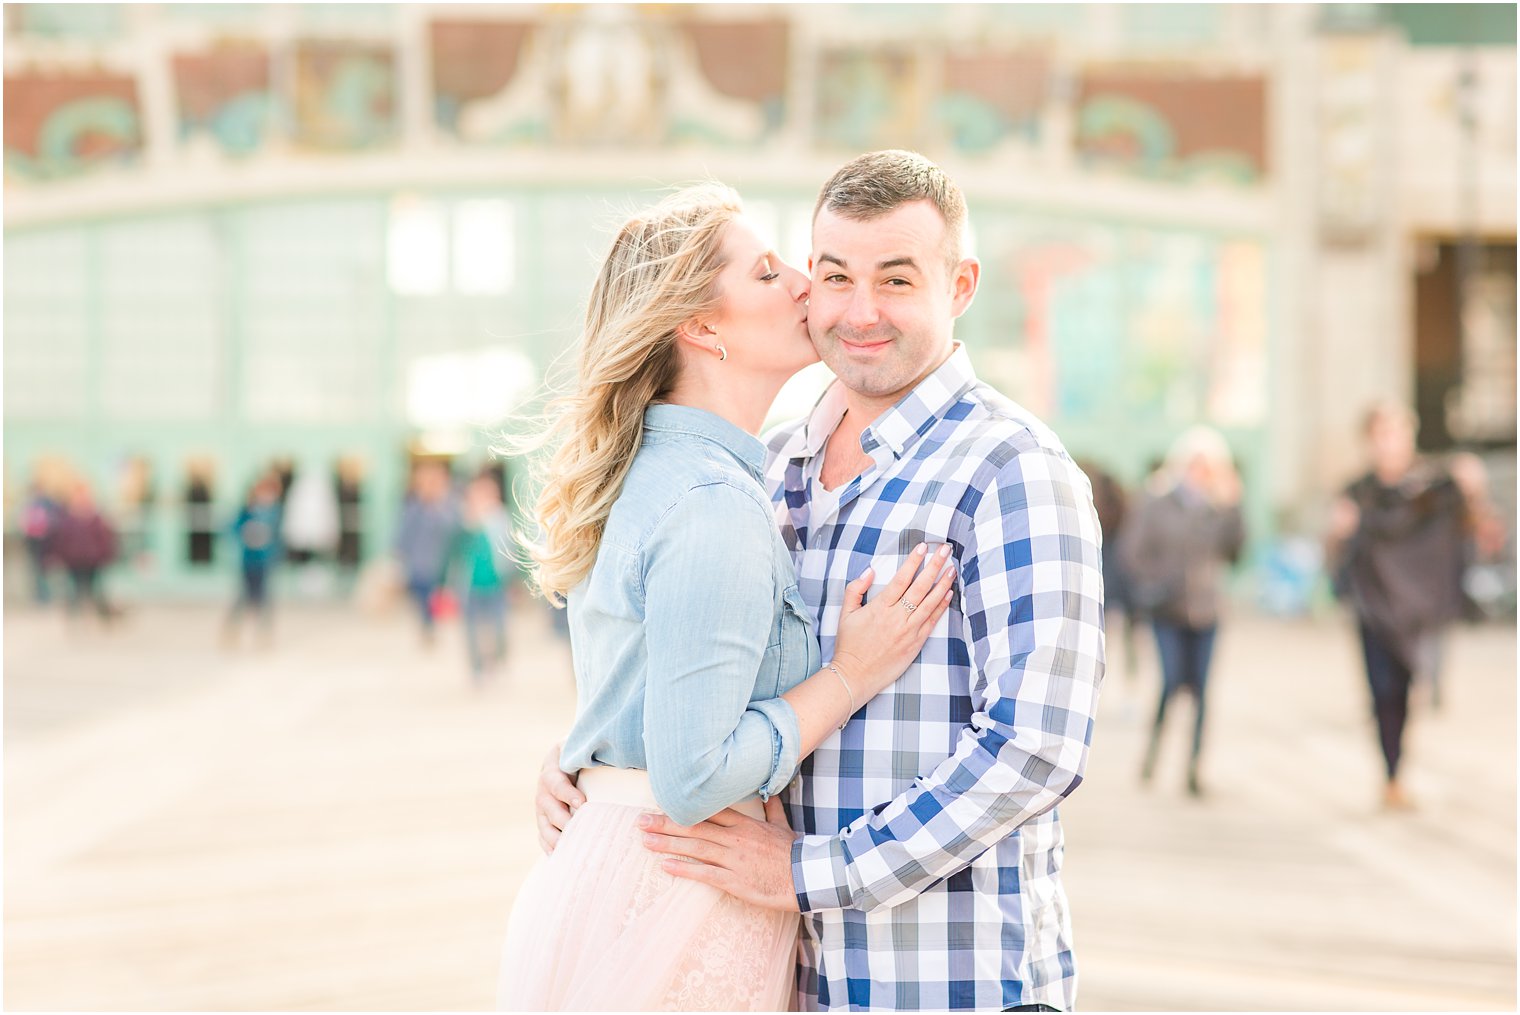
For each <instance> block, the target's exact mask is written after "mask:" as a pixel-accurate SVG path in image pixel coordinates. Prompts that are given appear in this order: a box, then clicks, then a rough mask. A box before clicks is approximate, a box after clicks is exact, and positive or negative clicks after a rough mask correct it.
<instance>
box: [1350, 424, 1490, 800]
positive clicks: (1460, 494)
mask: <svg viewBox="0 0 1520 1015" xmlns="http://www.w3.org/2000/svg"><path fill="white" fill-rule="evenodd" d="M1416 427H1417V420H1416V418H1415V416H1414V413H1413V412H1411V411H1410V410H1409V409H1408V408H1406V407H1404V406H1403V405H1400V404H1398V403H1394V402H1384V403H1380V404H1378V405H1375V406H1374V407H1373V408H1372V409H1371V410H1369V412H1368V413H1367V416H1366V420H1365V422H1364V424H1363V436H1364V437H1365V439H1366V441H1367V450H1368V457H1369V459H1370V461H1371V466H1372V467H1371V469H1370V470H1369V471H1368V472H1366V473H1365V474H1364V475H1362V476H1361V477H1360V478H1358V479H1357V480H1356V481H1355V482H1353V483H1352V484H1351V485H1349V486H1348V487H1346V489H1345V491H1344V492H1343V493H1342V494H1341V495H1340V497H1339V498H1337V500H1336V501H1335V503H1334V505H1333V507H1332V510H1331V520H1330V533H1329V535H1330V538H1329V547H1328V550H1329V552H1328V555H1327V560H1329V561H1330V562H1331V564H1332V574H1333V575H1334V584H1335V590H1336V594H1337V595H1338V596H1340V598H1341V599H1342V600H1344V601H1345V602H1347V603H1348V604H1349V605H1350V607H1351V611H1352V613H1353V614H1354V615H1355V616H1356V623H1357V629H1358V632H1359V633H1360V635H1361V641H1362V658H1363V661H1364V662H1365V664H1366V667H1367V683H1368V686H1369V688H1370V689H1371V692H1372V712H1373V716H1374V717H1375V718H1376V720H1377V728H1378V743H1379V746H1380V747H1381V748H1382V752H1383V763H1384V768H1385V771H1386V773H1387V783H1386V784H1385V785H1384V788H1383V804H1384V806H1385V807H1388V808H1390V809H1395V810H1402V809H1407V808H1408V807H1410V806H1411V804H1410V800H1409V797H1408V795H1407V794H1406V793H1405V791H1404V789H1403V787H1402V785H1401V784H1400V782H1399V764H1400V762H1401V761H1402V760H1403V744H1404V729H1405V726H1406V724H1407V722H1408V718H1409V687H1410V684H1411V682H1412V681H1413V680H1414V678H1415V675H1416V674H1417V673H1419V672H1420V670H1421V667H1422V663H1423V662H1424V661H1425V660H1426V659H1428V658H1429V656H1430V654H1431V649H1432V648H1433V646H1434V645H1435V644H1437V642H1436V641H1435V639H1438V638H1439V637H1440V635H1441V632H1442V631H1443V630H1444V628H1445V627H1446V626H1447V625H1448V624H1449V623H1450V622H1451V621H1453V620H1455V619H1456V618H1457V617H1458V616H1460V615H1461V613H1462V608H1463V595H1462V571H1463V566H1464V562H1465V559H1466V552H1467V542H1468V530H1469V522H1470V518H1469V514H1470V512H1469V504H1468V500H1467V497H1466V496H1465V495H1464V491H1463V488H1462V486H1461V484H1459V483H1458V482H1457V481H1456V480H1455V479H1454V478H1453V477H1452V475H1451V473H1450V471H1448V470H1447V469H1445V468H1442V467H1441V466H1439V465H1437V464H1436V463H1434V462H1431V461H1427V460H1425V459H1422V458H1420V457H1419V456H1418V455H1417V454H1416V453H1415V432H1416Z"/></svg>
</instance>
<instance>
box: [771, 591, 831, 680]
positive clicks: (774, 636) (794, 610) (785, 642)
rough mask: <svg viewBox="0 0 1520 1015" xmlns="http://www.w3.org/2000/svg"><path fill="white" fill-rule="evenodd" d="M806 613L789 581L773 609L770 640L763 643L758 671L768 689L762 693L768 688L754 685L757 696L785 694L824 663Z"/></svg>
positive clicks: (802, 602)
mask: <svg viewBox="0 0 1520 1015" xmlns="http://www.w3.org/2000/svg"><path fill="white" fill-rule="evenodd" d="M809 616H810V612H809V610H808V607H807V603H806V602H804V601H803V599H802V593H801V592H799V591H798V590H797V586H796V585H788V586H787V587H786V588H785V589H783V590H782V593H781V602H780V603H779V604H778V607H777V610H776V623H775V626H774V627H773V628H772V630H771V643H770V645H768V646H767V647H766V650H765V660H764V663H763V665H762V666H761V671H760V678H761V682H763V683H769V684H770V687H769V689H768V690H769V693H768V694H767V693H765V692H766V690H767V688H764V687H760V686H757V687H756V688H755V690H756V694H757V697H759V696H762V695H763V696H764V697H771V698H773V697H776V696H777V695H779V694H784V693H785V692H787V691H789V690H791V689H792V688H793V687H796V686H797V685H798V684H800V683H801V682H802V681H804V680H806V679H807V678H808V677H809V676H811V675H812V674H813V673H815V672H817V670H818V668H819V667H820V666H822V665H823V662H822V660H821V658H820V656H819V652H818V639H817V638H815V637H814V636H813V624H812V621H811V620H810V619H809Z"/></svg>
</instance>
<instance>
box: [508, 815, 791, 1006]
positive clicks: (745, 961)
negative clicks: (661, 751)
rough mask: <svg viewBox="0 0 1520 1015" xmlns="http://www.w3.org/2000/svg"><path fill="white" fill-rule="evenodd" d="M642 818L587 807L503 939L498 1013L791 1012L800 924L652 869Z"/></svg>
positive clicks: (654, 857) (531, 885)
mask: <svg viewBox="0 0 1520 1015" xmlns="http://www.w3.org/2000/svg"><path fill="white" fill-rule="evenodd" d="M641 813H643V809H642V808H639V807H634V806H627V805H624V804H615V803H605V802H597V801H595V800H593V801H591V802H588V803H586V804H584V805H583V806H582V807H581V808H580V810H578V811H577V812H576V813H575V816H574V817H573V818H571V819H570V824H569V826H568V827H566V829H565V832H564V835H563V836H562V837H561V838H560V841H559V845H558V846H557V847H555V850H554V853H553V855H551V856H548V857H545V858H543V859H540V860H539V862H538V864H537V865H536V866H535V867H534V868H533V871H532V873H531V874H529V875H528V880H527V881H526V883H524V885H523V888H522V891H521V892H520V893H519V894H518V897H517V902H516V904H514V905H513V907H512V918H511V921H510V923H509V924H508V928H507V943H506V949H505V954H504V955H503V958H502V969H501V982H500V989H499V991H498V1002H499V1003H498V1008H499V1009H500V1010H503V1011H620V1010H621V1011H629V1010H631V1011H792V1010H794V1009H793V1005H794V1002H795V1000H796V993H795V988H794V980H795V977H796V962H797V957H796V953H797V931H798V923H799V918H798V916H797V914H795V913H781V912H776V911H773V910H768V909H761V908H759V907H757V906H752V905H750V904H749V903H746V902H741V901H739V900H738V899H735V898H734V897H733V896H731V895H727V894H725V893H723V892H720V891H718V890H717V889H715V888H712V887H710V886H708V885H704V884H700V883H698V882H695V881H689V880H685V879H682V878H676V877H673V876H671V875H670V874H667V873H665V872H664V871H663V870H661V869H660V859H661V857H660V855H659V854H656V853H652V852H650V851H649V850H647V849H645V848H644V845H643V841H642V838H641V834H642V833H641V832H640V831H639V829H638V828H637V826H636V825H635V824H634V822H635V821H636V820H637V819H638V817H639V815H640V814H641Z"/></svg>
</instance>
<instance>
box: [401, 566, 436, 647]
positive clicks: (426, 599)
mask: <svg viewBox="0 0 1520 1015" xmlns="http://www.w3.org/2000/svg"><path fill="white" fill-rule="evenodd" d="M437 591H438V583H437V582H436V581H428V580H427V579H425V578H408V579H407V580H406V592H407V595H409V596H411V597H412V604H413V605H414V606H416V607H417V614H418V616H420V617H421V618H422V633H423V634H424V635H426V636H428V637H430V638H431V637H432V635H433V621H434V619H435V618H434V617H433V593H434V592H437Z"/></svg>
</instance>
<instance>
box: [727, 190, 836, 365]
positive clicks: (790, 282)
mask: <svg viewBox="0 0 1520 1015" xmlns="http://www.w3.org/2000/svg"><path fill="white" fill-rule="evenodd" d="M723 254H724V257H725V258H726V259H727V264H726V265H725V266H724V268H723V271H722V272H721V273H720V274H719V276H718V290H719V292H720V293H721V302H720V303H719V305H718V311H717V313H716V314H715V315H714V316H713V317H712V318H711V319H710V320H709V321H708V326H709V327H710V328H712V330H713V331H714V332H715V333H716V334H714V335H712V342H713V344H714V345H721V346H723V348H724V349H726V350H727V351H728V359H727V360H726V361H725V364H724V365H725V366H731V367H733V368H734V369H743V370H749V371H754V372H756V373H760V374H763V375H766V376H767V377H780V378H781V379H783V380H785V379H786V378H788V377H790V376H792V374H794V373H796V372H797V371H798V370H801V369H802V368H803V367H805V366H807V365H808V364H810V363H816V362H818V352H817V350H815V349H814V348H813V342H812V339H810V338H809V337H808V328H807V312H808V307H807V298H808V277H807V276H806V275H804V274H803V273H802V272H800V271H798V270H797V269H796V268H793V267H792V266H791V265H789V264H787V263H786V262H785V261H783V260H781V258H779V257H777V256H776V252H775V251H774V250H772V249H771V248H770V245H769V244H767V243H766V242H765V241H764V240H762V239H761V238H760V234H759V233H757V232H756V231H755V227H754V225H753V224H752V223H750V222H749V221H748V220H747V219H744V218H736V219H734V220H733V221H732V222H730V223H729V224H728V228H727V229H726V230H725V231H724V237H723Z"/></svg>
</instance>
